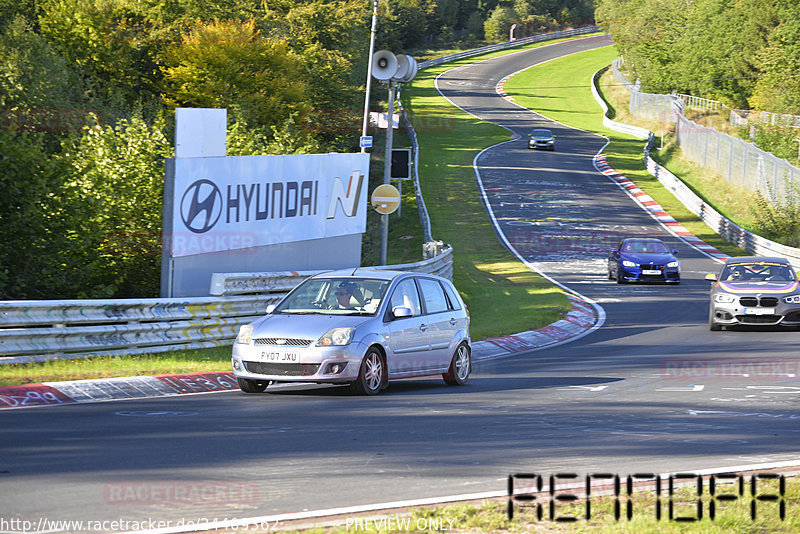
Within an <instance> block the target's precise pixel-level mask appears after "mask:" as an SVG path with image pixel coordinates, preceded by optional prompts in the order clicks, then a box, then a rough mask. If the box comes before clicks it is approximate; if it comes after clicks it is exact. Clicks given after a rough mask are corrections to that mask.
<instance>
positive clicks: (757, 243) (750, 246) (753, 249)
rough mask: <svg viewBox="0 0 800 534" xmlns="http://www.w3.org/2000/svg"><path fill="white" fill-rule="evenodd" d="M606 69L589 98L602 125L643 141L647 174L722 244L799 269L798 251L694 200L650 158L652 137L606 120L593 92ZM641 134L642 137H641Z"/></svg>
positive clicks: (677, 179) (640, 129)
mask: <svg viewBox="0 0 800 534" xmlns="http://www.w3.org/2000/svg"><path fill="white" fill-rule="evenodd" d="M605 70H606V69H602V70H600V71H598V72H597V73H595V75H594V77H593V78H592V94H593V95H594V98H595V100H596V101H597V103H598V104H599V105H600V107H601V108H602V109H603V125H604V126H606V127H608V128H610V129H612V130H614V131H617V132H622V133H627V134H630V135H634V136H636V137H639V138H642V139H647V143H646V144H645V147H644V162H645V166H646V167H647V170H648V171H649V172H650V174H652V175H653V176H655V177H656V179H657V180H658V181H659V182H661V184H662V185H663V186H664V187H666V188H667V189H668V190H669V191H670V192H671V193H672V194H673V195H675V198H677V199H678V200H680V201H681V203H682V204H683V205H684V206H686V208H687V209H688V210H689V211H691V212H692V213H694V214H695V215H697V216H698V217H699V218H700V220H702V221H703V222H704V223H706V225H707V226H708V227H709V228H711V229H712V230H714V231H715V232H717V233H718V234H719V235H720V236H721V237H723V238H724V239H725V240H726V241H728V242H730V243H733V244H734V245H736V246H738V247H740V248H741V249H743V250H746V251H747V252H749V253H751V254H753V255H756V256H778V257H781V258H786V259H787V260H789V261H790V262H791V263H792V265H793V266H794V267H795V269H800V249H797V248H793V247H787V246H786V245H782V244H780V243H776V242H775V241H770V240H769V239H766V238H763V237H761V236H759V235H756V234H754V233H752V232H748V231H747V230H745V229H744V228H742V227H740V226H738V225H736V224H735V223H733V222H731V221H729V220H728V219H726V218H725V217H723V216H722V215H720V213H719V212H717V211H716V210H715V209H714V208H713V207H711V206H709V205H708V204H707V203H706V202H705V201H704V200H703V199H701V198H700V197H699V196H697V195H696V194H695V193H694V192H693V191H692V190H691V189H689V187H688V186H687V185H686V184H685V183H683V181H681V179H680V178H678V177H677V176H675V175H674V174H672V173H671V172H670V171H668V170H667V169H665V168H664V167H662V166H661V165H659V164H658V162H656V161H655V160H654V159H653V158H652V157H651V156H650V150H651V148H652V146H653V143H654V139H655V138H654V136H653V133H652V132H650V131H649V130H647V129H645V128H639V127H638V126H631V125H629V124H623V123H621V122H616V121H613V120H611V119H609V118H608V117H607V116H606V115H607V113H608V106H607V105H606V103H605V102H604V101H603V99H602V97H600V93H599V92H598V91H597V87H596V85H597V80H598V79H599V78H600V76H601V75H602V74H603V72H604V71H605ZM642 134H644V135H642Z"/></svg>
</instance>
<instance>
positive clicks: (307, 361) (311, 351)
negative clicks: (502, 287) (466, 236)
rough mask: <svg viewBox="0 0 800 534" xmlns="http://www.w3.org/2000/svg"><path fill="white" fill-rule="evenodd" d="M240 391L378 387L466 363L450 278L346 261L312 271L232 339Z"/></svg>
mask: <svg viewBox="0 0 800 534" xmlns="http://www.w3.org/2000/svg"><path fill="white" fill-rule="evenodd" d="M232 365H233V374H234V375H235V376H236V379H237V381H238V383H239V387H240V388H241V390H242V391H244V392H247V393H260V392H262V391H264V390H265V389H266V388H267V386H269V385H270V384H271V383H273V382H314V383H333V384H349V385H350V388H351V390H352V391H353V392H354V393H357V394H360V395H375V394H377V393H378V392H380V390H381V389H383V388H385V387H386V386H387V384H388V381H389V380H390V379H395V378H409V377H417V376H426V375H437V374H441V375H442V378H444V381H445V382H446V383H447V384H450V385H461V384H464V383H465V382H466V381H467V378H468V377H469V375H470V373H471V371H472V360H471V349H470V335H469V313H468V311H467V307H466V306H465V305H464V302H463V301H462V300H461V297H460V296H459V294H458V292H457V291H456V289H455V287H453V284H452V283H451V282H450V281H449V280H446V279H444V278H441V277H439V276H435V275H430V274H421V273H410V272H399V271H383V270H369V269H356V270H352V269H349V270H347V271H334V272H327V273H323V274H319V275H316V276H313V277H311V278H309V279H307V280H305V281H304V282H303V283H301V284H300V285H298V286H297V287H296V288H294V289H293V290H292V291H291V292H290V293H289V294H288V295H287V296H286V297H285V298H284V299H283V300H282V301H281V302H280V303H279V304H278V305H277V306H275V307H273V306H270V307H269V308H267V315H266V316H264V317H262V318H261V319H258V320H256V321H254V322H253V323H251V324H248V325H244V326H242V327H241V328H240V329H239V335H238V336H237V338H236V341H235V343H234V345H233V356H232Z"/></svg>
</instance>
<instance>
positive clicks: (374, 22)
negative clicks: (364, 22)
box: [361, 0, 378, 152]
mask: <svg viewBox="0 0 800 534" xmlns="http://www.w3.org/2000/svg"><path fill="white" fill-rule="evenodd" d="M377 28H378V0H372V30H370V35H369V61H367V88H366V95H365V96H364V122H363V123H362V125H361V137H366V136H367V124H368V121H369V92H370V89H371V87H372V56H373V54H374V53H375V34H376V33H377ZM366 151H367V149H366V147H361V152H366Z"/></svg>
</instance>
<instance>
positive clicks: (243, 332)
mask: <svg viewBox="0 0 800 534" xmlns="http://www.w3.org/2000/svg"><path fill="white" fill-rule="evenodd" d="M252 336H253V325H251V324H245V325H242V326H240V327H239V335H238V336H236V343H239V344H241V345H249V344H250V340H251V338H252Z"/></svg>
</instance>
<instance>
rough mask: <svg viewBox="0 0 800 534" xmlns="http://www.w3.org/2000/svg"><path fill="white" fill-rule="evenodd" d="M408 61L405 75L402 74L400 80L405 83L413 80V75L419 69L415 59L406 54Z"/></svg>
mask: <svg viewBox="0 0 800 534" xmlns="http://www.w3.org/2000/svg"><path fill="white" fill-rule="evenodd" d="M408 63H409V65H408V72H407V73H406V75H405V76H403V80H402V81H404V82H406V83H408V82H410V81H411V80H413V79H414V77H415V76H416V75H417V71H418V70H419V65H417V60H416V59H414V58H413V57H411V56H408Z"/></svg>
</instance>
